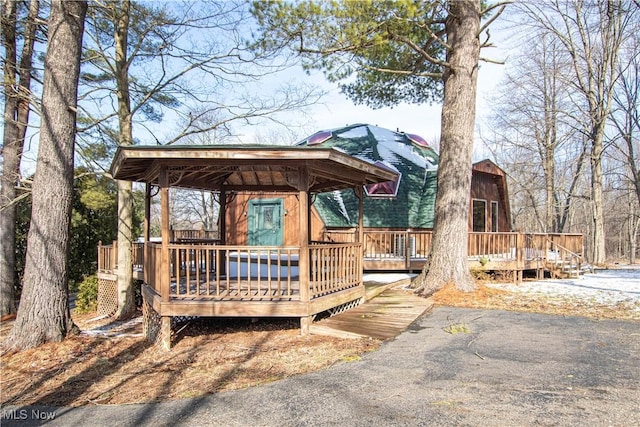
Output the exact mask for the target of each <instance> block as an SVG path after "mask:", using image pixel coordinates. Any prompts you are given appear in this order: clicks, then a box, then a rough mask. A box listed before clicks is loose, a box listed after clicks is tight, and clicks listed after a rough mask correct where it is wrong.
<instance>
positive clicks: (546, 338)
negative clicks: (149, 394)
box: [2, 308, 640, 426]
mask: <svg viewBox="0 0 640 427" xmlns="http://www.w3.org/2000/svg"><path fill="white" fill-rule="evenodd" d="M2 416H3V419H2V426H15V425H18V426H26V425H50V426H58V425H60V426H76V425H77V426H85V425H91V426H113V425H118V426H140V425H143V426H165V425H167V426H168V425H171V426H183V425H184V426H187V425H197V426H253V425H256V426H306V425H309V426H329V425H331V426H334V425H346V426H379V425H397V426H404V425H411V426H413V425H434V426H467V425H468V426H515V425H517V426H523V425H542V426H546V425H553V426H585V425H589V426H637V425H640V322H632V321H615V320H603V321H594V320H590V319H585V318H577V317H562V316H550V315H537V314H530V313H518V312H508V311H498V310H477V309H461V308H436V309H434V310H433V312H432V313H431V314H429V315H428V316H426V317H424V318H422V319H420V320H418V321H417V322H416V323H415V324H414V325H413V326H412V327H411V329H410V330H408V331H407V332H405V333H403V334H401V335H400V336H399V337H398V338H396V339H395V340H392V341H389V342H387V343H385V344H384V345H383V346H382V348H381V349H380V350H379V351H376V352H374V353H371V354H367V355H365V356H364V357H363V358H362V360H360V361H356V362H348V363H346V362H345V363H340V364H337V365H334V366H333V367H331V368H329V369H326V370H323V371H319V372H315V373H312V374H307V375H302V376H298V377H293V378H290V379H287V380H283V381H278V382H274V383H271V384H267V385H264V386H259V387H255V388H251V389H247V390H240V391H233V392H224V393H219V394H215V395H210V396H206V397H203V398H198V399H189V400H180V401H171V402H165V403H158V404H148V405H119V406H115V405H114V406H111V405H107V406H86V407H81V408H73V409H70V408H44V407H26V408H10V407H4V408H2ZM36 418H40V419H41V420H40V421H39V420H37V419H36ZM44 418H53V419H49V420H46V421H45V420H42V419H44Z"/></svg>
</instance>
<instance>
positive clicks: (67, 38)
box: [6, 0, 87, 350]
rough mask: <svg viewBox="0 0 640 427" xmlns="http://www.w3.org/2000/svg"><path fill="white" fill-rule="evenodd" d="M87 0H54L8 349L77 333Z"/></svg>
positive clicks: (26, 346)
mask: <svg viewBox="0 0 640 427" xmlns="http://www.w3.org/2000/svg"><path fill="white" fill-rule="evenodd" d="M86 11H87V2H86V1H74V2H65V1H62V0H55V1H52V2H51V13H50V16H49V27H48V34H49V39H48V47H47V54H46V57H45V74H44V84H43V93H42V127H41V130H40V145H39V148H38V162H37V166H36V173H35V177H34V181H33V190H32V214H31V225H30V228H29V235H28V240H27V255H26V262H25V273H24V279H23V286H22V289H23V291H22V300H21V302H20V307H19V309H18V316H17V318H16V322H15V324H14V327H13V329H12V330H11V333H10V334H9V337H8V338H7V341H6V345H7V347H6V348H7V349H10V350H23V349H27V348H32V347H35V346H38V345H40V344H43V343H45V342H49V341H61V340H62V339H63V338H64V337H65V336H67V335H68V334H69V333H71V332H74V331H75V330H77V328H76V327H75V325H74V324H73V321H72V320H71V315H70V312H69V305H68V293H69V289H68V277H69V269H68V263H67V259H68V252H69V240H70V232H69V230H70V224H71V208H72V199H73V166H74V146H75V132H76V105H77V90H78V76H79V72H80V54H81V50H82V35H83V27H84V17H85V14H86Z"/></svg>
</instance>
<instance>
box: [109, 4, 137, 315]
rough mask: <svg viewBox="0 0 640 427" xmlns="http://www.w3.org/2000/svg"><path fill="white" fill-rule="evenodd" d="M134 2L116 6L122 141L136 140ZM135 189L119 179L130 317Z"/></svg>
mask: <svg viewBox="0 0 640 427" xmlns="http://www.w3.org/2000/svg"><path fill="white" fill-rule="evenodd" d="M130 10H131V2H130V1H129V0H124V1H122V2H121V3H120V4H119V5H118V7H114V17H115V22H114V24H115V25H114V27H115V34H114V41H115V56H116V60H115V66H116V84H117V97H118V123H119V126H120V141H119V142H120V145H132V144H133V130H132V116H131V99H130V95H129V63H128V60H127V39H128V37H127V36H128V32H129V12H130ZM132 231H133V193H132V184H131V182H130V181H118V310H117V311H116V313H115V317H116V318H117V319H125V318H128V317H130V316H131V315H132V314H133V312H134V311H135V309H136V306H135V301H134V296H133V284H132V280H133V271H132V270H133V259H132V256H131V248H132V244H131V243H132V240H133V232H132Z"/></svg>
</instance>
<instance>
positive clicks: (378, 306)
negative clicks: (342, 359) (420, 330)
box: [311, 288, 433, 340]
mask: <svg viewBox="0 0 640 427" xmlns="http://www.w3.org/2000/svg"><path fill="white" fill-rule="evenodd" d="M432 306H433V303H432V302H431V299H426V298H422V297H419V296H416V295H414V294H413V293H411V292H410V291H406V290H402V289H399V288H391V289H386V290H384V291H383V292H382V293H380V294H379V295H377V296H376V297H374V298H373V299H371V300H369V301H367V302H365V303H364V304H362V305H359V306H358V307H355V308H352V309H350V310H347V311H345V312H344V313H340V314H338V315H336V316H333V317H330V318H327V319H323V320H321V321H319V322H315V323H313V324H312V325H311V333H312V334H316V335H329V336H334V337H338V338H362V337H371V338H376V339H382V340H386V339H390V338H395V337H396V336H398V335H399V334H400V333H402V332H403V331H405V330H406V329H407V328H408V327H409V325H411V324H412V323H413V322H414V321H415V320H416V319H418V318H419V317H420V316H422V315H423V314H424V313H425V312H426V311H428V310H430V309H431V307H432Z"/></svg>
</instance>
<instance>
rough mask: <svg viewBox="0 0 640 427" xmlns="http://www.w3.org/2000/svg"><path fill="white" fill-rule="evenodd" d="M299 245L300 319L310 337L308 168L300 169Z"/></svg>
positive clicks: (301, 330)
mask: <svg viewBox="0 0 640 427" xmlns="http://www.w3.org/2000/svg"><path fill="white" fill-rule="evenodd" d="M298 199H299V200H298V201H299V203H300V204H299V206H298V244H299V246H300V255H299V256H298V271H299V273H298V275H299V282H300V301H302V303H303V304H304V305H305V308H306V310H305V311H306V316H302V317H300V332H301V333H302V335H308V334H309V329H310V327H311V320H312V318H311V316H310V315H309V314H308V312H309V303H310V301H311V298H310V293H309V271H310V269H309V171H308V168H307V167H306V166H302V167H300V169H298Z"/></svg>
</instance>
